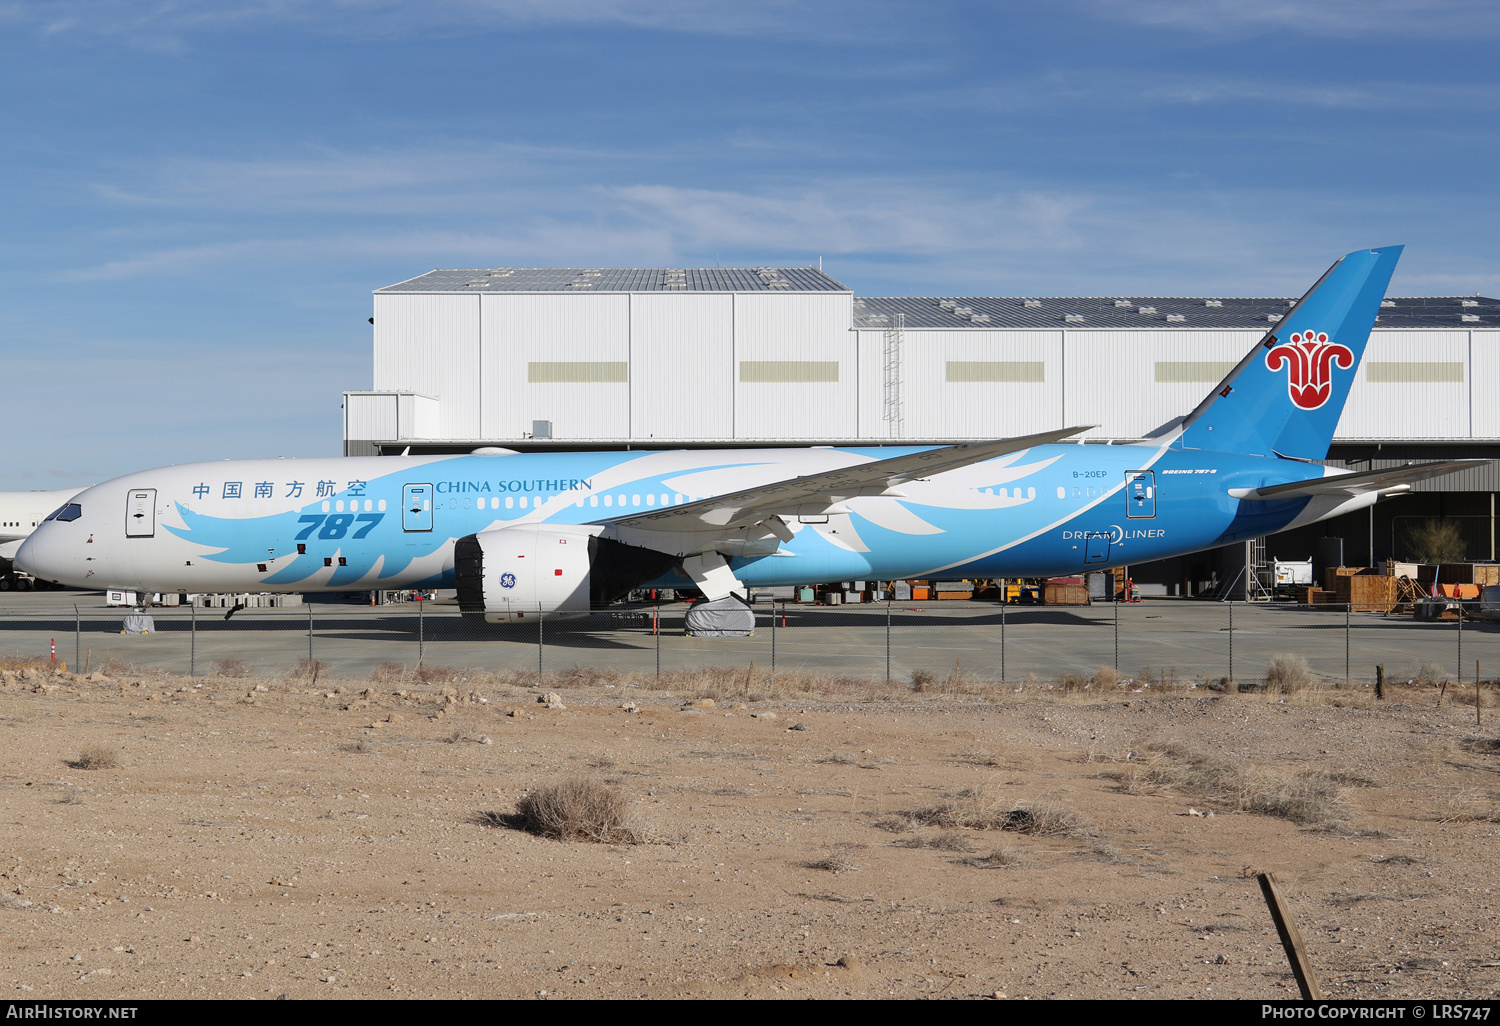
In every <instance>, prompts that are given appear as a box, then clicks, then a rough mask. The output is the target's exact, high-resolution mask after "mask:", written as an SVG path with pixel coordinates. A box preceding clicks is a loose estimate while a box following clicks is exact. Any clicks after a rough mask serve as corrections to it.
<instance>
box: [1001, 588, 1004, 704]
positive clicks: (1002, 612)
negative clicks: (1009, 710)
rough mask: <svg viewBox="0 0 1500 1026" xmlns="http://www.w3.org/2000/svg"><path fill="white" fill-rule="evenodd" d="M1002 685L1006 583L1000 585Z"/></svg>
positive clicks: (1002, 682)
mask: <svg viewBox="0 0 1500 1026" xmlns="http://www.w3.org/2000/svg"><path fill="white" fill-rule="evenodd" d="M1000 683H1001V684H1004V683H1005V583H1004V582H1003V581H1002V582H1001V584H1000Z"/></svg>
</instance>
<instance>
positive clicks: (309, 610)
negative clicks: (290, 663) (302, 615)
mask: <svg viewBox="0 0 1500 1026" xmlns="http://www.w3.org/2000/svg"><path fill="white" fill-rule="evenodd" d="M312 638H313V622H312V606H311V605H309V606H308V607H307V672H308V673H313V674H314V677H313V679H314V680H316V679H317V676H316V674H315V671H314V669H313V667H314V663H313V647H312Z"/></svg>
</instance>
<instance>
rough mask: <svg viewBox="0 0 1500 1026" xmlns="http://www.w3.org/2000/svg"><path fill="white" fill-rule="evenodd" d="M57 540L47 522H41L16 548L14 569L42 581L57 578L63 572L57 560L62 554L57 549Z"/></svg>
mask: <svg viewBox="0 0 1500 1026" xmlns="http://www.w3.org/2000/svg"><path fill="white" fill-rule="evenodd" d="M57 542H58V538H57V532H56V531H54V530H52V529H51V526H50V525H49V524H42V525H41V526H40V527H38V528H37V529H36V530H35V531H32V532H31V535H30V536H29V537H28V538H27V539H26V540H25V541H23V542H21V547H20V548H19V549H17V550H16V555H15V559H14V562H15V566H16V569H17V570H21V571H23V572H25V573H28V574H30V575H31V576H33V577H37V578H40V579H41V580H44V581H56V580H58V579H59V578H60V577H61V576H62V574H63V566H62V564H61V563H60V562H59V557H60V556H61V555H62V554H61V553H60V552H58V551H57V548H58V546H57Z"/></svg>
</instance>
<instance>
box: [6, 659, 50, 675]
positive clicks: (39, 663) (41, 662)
mask: <svg viewBox="0 0 1500 1026" xmlns="http://www.w3.org/2000/svg"><path fill="white" fill-rule="evenodd" d="M52 669H53V666H52V663H51V661H50V660H47V659H30V658H28V657H26V656H6V657H4V658H3V659H0V670H16V671H20V670H45V671H46V672H48V673H51V672H52Z"/></svg>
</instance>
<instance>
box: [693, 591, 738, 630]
mask: <svg viewBox="0 0 1500 1026" xmlns="http://www.w3.org/2000/svg"><path fill="white" fill-rule="evenodd" d="M687 632H688V633H689V634H691V635H692V636H693V637H695V638H748V637H749V636H750V635H752V634H754V633H755V610H753V609H751V608H750V603H748V602H746V601H745V600H744V599H742V598H740V597H739V596H738V595H728V596H726V597H724V598H721V599H718V600H716V601H714V602H696V603H694V604H693V605H691V606H689V607H688V611H687Z"/></svg>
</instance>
